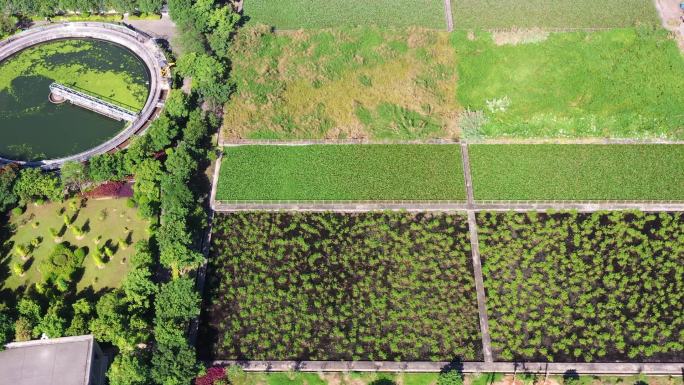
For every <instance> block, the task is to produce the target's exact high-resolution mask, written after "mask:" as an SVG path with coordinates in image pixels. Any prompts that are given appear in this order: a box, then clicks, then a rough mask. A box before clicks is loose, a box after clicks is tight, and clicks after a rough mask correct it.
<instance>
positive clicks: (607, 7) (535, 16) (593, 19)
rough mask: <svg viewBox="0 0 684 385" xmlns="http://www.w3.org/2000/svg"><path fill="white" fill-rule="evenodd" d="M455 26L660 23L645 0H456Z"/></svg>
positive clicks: (453, 5) (601, 25)
mask: <svg viewBox="0 0 684 385" xmlns="http://www.w3.org/2000/svg"><path fill="white" fill-rule="evenodd" d="M451 8H452V12H453V15H454V23H455V27H456V28H473V29H477V28H482V29H502V28H504V29H508V28H534V27H541V28H607V27H629V26H633V25H635V24H637V23H649V24H657V23H658V19H657V15H656V10H655V7H654V6H653V2H651V1H644V0H625V1H622V0H601V1H596V0H575V1H555V0H525V1H520V0H454V1H452V2H451Z"/></svg>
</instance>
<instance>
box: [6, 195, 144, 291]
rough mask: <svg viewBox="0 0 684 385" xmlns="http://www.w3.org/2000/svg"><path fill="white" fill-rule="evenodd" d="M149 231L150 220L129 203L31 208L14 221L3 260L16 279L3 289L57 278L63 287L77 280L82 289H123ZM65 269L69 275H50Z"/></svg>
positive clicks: (72, 203) (92, 202)
mask: <svg viewBox="0 0 684 385" xmlns="http://www.w3.org/2000/svg"><path fill="white" fill-rule="evenodd" d="M146 227H147V221H144V220H141V219H140V218H139V217H138V215H137V213H136V210H135V209H134V208H129V207H128V206H127V205H126V200H125V199H107V200H92V199H91V200H84V201H81V200H80V199H73V200H71V201H69V202H68V203H44V204H42V205H39V206H36V205H33V204H31V205H29V206H27V209H26V211H25V212H24V213H22V214H20V215H17V214H15V215H12V217H11V219H10V228H11V229H13V232H14V234H13V235H12V236H11V238H9V240H8V246H10V247H7V248H6V249H7V250H8V253H7V255H2V256H1V257H2V258H1V259H0V260H1V261H2V265H3V267H4V268H5V269H9V271H10V273H11V275H10V276H9V277H8V278H7V279H5V281H4V283H3V285H2V287H4V288H7V289H16V288H18V287H19V286H31V285H32V284H35V283H43V282H45V280H46V279H52V278H56V279H57V280H59V281H61V283H60V284H67V283H68V282H69V281H70V280H72V279H75V282H76V283H77V285H76V286H77V289H78V290H82V289H85V288H86V287H91V288H92V289H93V291H95V292H97V291H99V290H100V289H105V288H116V287H119V285H120V283H121V280H122V279H123V278H124V276H125V275H126V273H127V272H128V269H129V259H130V257H131V256H132V255H133V253H134V247H132V246H133V244H134V243H135V242H137V241H139V240H145V239H147V237H148V235H147V232H146ZM61 270H64V272H66V275H65V276H61V275H60V274H57V275H55V276H53V277H51V276H50V273H51V272H57V271H61Z"/></svg>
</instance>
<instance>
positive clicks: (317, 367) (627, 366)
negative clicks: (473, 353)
mask: <svg viewBox="0 0 684 385" xmlns="http://www.w3.org/2000/svg"><path fill="white" fill-rule="evenodd" d="M212 364H213V365H216V366H228V365H238V366H241V367H242V368H243V369H244V370H245V371H248V372H269V371H270V372H287V371H293V370H296V371H301V372H440V371H441V370H442V369H443V368H444V367H446V366H448V365H450V366H452V367H453V366H456V367H457V368H459V367H460V368H459V369H460V370H461V371H463V372H464V373H491V372H496V373H539V374H544V373H548V374H564V373H567V372H568V371H573V372H576V373H577V374H613V375H632V374H650V375H674V376H681V375H682V373H684V362H679V363H671V364H667V363H665V364H664V363H657V364H648V363H590V364H585V363H561V362H557V363H546V362H527V363H515V362H463V363H450V362H393V361H214V362H212Z"/></svg>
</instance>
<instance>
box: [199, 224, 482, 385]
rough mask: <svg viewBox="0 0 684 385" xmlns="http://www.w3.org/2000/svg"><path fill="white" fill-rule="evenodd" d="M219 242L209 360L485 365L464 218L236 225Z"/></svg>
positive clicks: (204, 341) (208, 316) (219, 232)
mask: <svg viewBox="0 0 684 385" xmlns="http://www.w3.org/2000/svg"><path fill="white" fill-rule="evenodd" d="M212 231H213V236H212V247H211V253H212V256H211V258H210V260H211V268H210V271H211V276H210V277H209V279H208V288H209V293H210V294H209V296H210V298H211V299H210V300H208V301H207V304H208V309H207V311H206V312H205V317H204V322H203V324H204V326H203V327H202V330H203V332H202V333H201V337H200V339H201V342H200V344H199V345H200V346H202V350H206V351H205V352H204V355H206V356H207V358H211V359H239V360H242V359H248V360H272V359H273V360H290V359H296V360H300V359H301V360H376V359H377V360H435V361H438V360H442V361H450V360H452V359H453V358H454V357H461V358H462V359H464V360H477V359H481V353H480V352H481V348H482V344H481V341H480V333H479V323H478V315H477V299H476V295H475V280H474V278H473V275H472V266H471V265H472V259H471V258H470V243H469V241H468V239H469V238H468V221H467V218H466V216H465V215H463V214H455V213H418V214H412V213H406V212H373V213H368V212H366V213H358V214H348V213H346V214H345V213H329V212H328V213H287V212H280V213H265V212H247V213H232V214H218V215H216V216H215V217H214V223H213V226H212ZM412 384H414V385H426V384H425V382H421V381H416V382H413V383H412ZM407 385H410V384H407Z"/></svg>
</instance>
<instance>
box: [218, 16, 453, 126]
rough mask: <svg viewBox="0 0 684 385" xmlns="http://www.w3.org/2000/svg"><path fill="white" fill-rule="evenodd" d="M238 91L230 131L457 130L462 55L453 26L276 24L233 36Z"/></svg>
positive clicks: (228, 113) (232, 102)
mask: <svg viewBox="0 0 684 385" xmlns="http://www.w3.org/2000/svg"><path fill="white" fill-rule="evenodd" d="M231 59H232V71H231V77H232V81H234V82H235V84H236V85H237V95H236V96H235V97H233V98H231V100H230V102H229V103H228V105H227V107H226V115H225V116H224V129H223V130H224V137H226V138H255V139H257V138H258V139H264V138H266V139H291V138H382V139H424V138H444V137H456V136H457V135H458V129H457V128H456V126H457V124H456V116H455V115H456V111H458V110H459V109H460V108H459V106H458V103H457V101H456V83H457V76H456V64H457V63H456V55H455V50H454V48H453V46H452V45H451V44H450V42H449V34H447V33H446V32H435V31H426V30H418V29H411V30H390V31H388V30H383V29H379V28H357V29H342V30H330V31H305V32H296V33H286V34H273V33H270V32H269V31H267V30H263V29H259V28H245V29H242V30H241V31H240V32H239V33H238V36H237V38H236V42H235V43H234V44H233V45H232V52H231Z"/></svg>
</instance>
